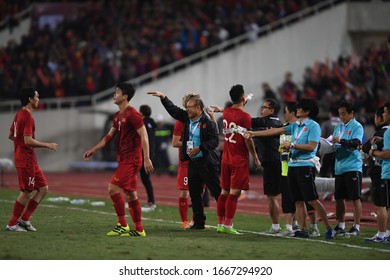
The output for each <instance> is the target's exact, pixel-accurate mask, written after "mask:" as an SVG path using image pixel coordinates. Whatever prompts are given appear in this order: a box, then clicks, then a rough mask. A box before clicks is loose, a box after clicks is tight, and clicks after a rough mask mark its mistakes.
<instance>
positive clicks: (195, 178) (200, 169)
mask: <svg viewBox="0 0 390 280" xmlns="http://www.w3.org/2000/svg"><path fill="white" fill-rule="evenodd" d="M218 174H219V166H218V165H212V164H207V162H204V160H203V158H200V159H196V160H190V162H189V165H188V189H189V191H190V197H191V203H192V212H193V214H194V225H196V226H203V225H204V224H205V222H206V216H205V214H204V206H203V199H202V194H203V186H204V184H206V187H207V188H208V189H209V191H210V194H211V196H212V197H214V199H215V200H216V201H217V200H218V197H219V195H220V194H221V185H220V182H219V175H218Z"/></svg>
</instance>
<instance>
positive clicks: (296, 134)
mask: <svg viewBox="0 0 390 280" xmlns="http://www.w3.org/2000/svg"><path fill="white" fill-rule="evenodd" d="M299 127H300V126H299V125H298V127H297V129H295V130H294V140H293V142H294V144H297V142H298V140H299V138H300V137H301V136H302V133H303V131H304V130H305V125H303V126H302V129H301V131H300V132H299V133H298V130H299Z"/></svg>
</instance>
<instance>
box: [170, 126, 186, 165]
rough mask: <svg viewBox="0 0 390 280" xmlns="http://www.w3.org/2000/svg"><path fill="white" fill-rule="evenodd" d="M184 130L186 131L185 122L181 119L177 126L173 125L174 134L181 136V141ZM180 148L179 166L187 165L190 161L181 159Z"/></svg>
mask: <svg viewBox="0 0 390 280" xmlns="http://www.w3.org/2000/svg"><path fill="white" fill-rule="evenodd" d="M183 131H184V123H182V122H181V121H176V122H175V126H174V127H173V135H175V136H180V141H182V140H183V139H182V136H183ZM178 150H179V167H187V166H188V161H180V148H179V149H178Z"/></svg>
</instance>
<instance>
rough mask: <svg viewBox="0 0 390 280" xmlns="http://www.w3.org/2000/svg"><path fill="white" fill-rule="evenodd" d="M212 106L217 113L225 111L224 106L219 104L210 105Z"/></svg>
mask: <svg viewBox="0 0 390 280" xmlns="http://www.w3.org/2000/svg"><path fill="white" fill-rule="evenodd" d="M210 108H211V109H213V110H214V112H215V113H222V112H223V108H221V107H219V106H218V105H210Z"/></svg>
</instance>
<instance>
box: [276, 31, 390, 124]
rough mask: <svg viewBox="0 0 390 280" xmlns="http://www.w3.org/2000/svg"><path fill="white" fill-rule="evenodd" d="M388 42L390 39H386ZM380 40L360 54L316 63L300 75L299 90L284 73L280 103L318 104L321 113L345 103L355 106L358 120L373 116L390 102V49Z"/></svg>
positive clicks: (288, 73) (287, 74)
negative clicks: (311, 101)
mask: <svg viewBox="0 0 390 280" xmlns="http://www.w3.org/2000/svg"><path fill="white" fill-rule="evenodd" d="M389 40H390V38H389ZM388 44H389V43H388V42H387V41H386V40H384V41H383V42H382V43H381V44H380V46H377V45H376V44H374V43H372V44H371V45H370V46H369V47H368V48H366V50H365V51H364V53H363V54H361V55H360V57H358V55H357V54H356V53H353V54H351V55H350V56H347V57H343V56H340V57H339V59H338V60H337V61H325V62H316V63H315V64H314V66H313V67H307V68H306V69H305V71H304V73H303V79H302V80H303V83H302V86H298V85H297V84H296V83H295V82H294V81H293V77H292V74H291V73H290V72H287V73H286V74H285V80H284V82H283V83H282V85H281V86H280V88H279V96H280V97H281V99H282V100H283V101H284V102H289V101H299V100H300V99H301V98H303V97H309V98H314V99H317V100H319V101H320V102H319V103H320V106H321V108H322V109H323V111H324V112H327V111H328V110H329V108H331V107H334V106H336V107H337V105H338V104H339V103H340V101H341V100H347V101H349V102H352V103H353V104H354V105H355V110H356V112H357V113H358V114H359V116H360V117H361V118H364V116H365V114H366V113H374V112H375V110H376V109H377V108H378V107H380V106H383V105H384V103H385V102H386V101H390V47H389V45H388Z"/></svg>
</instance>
